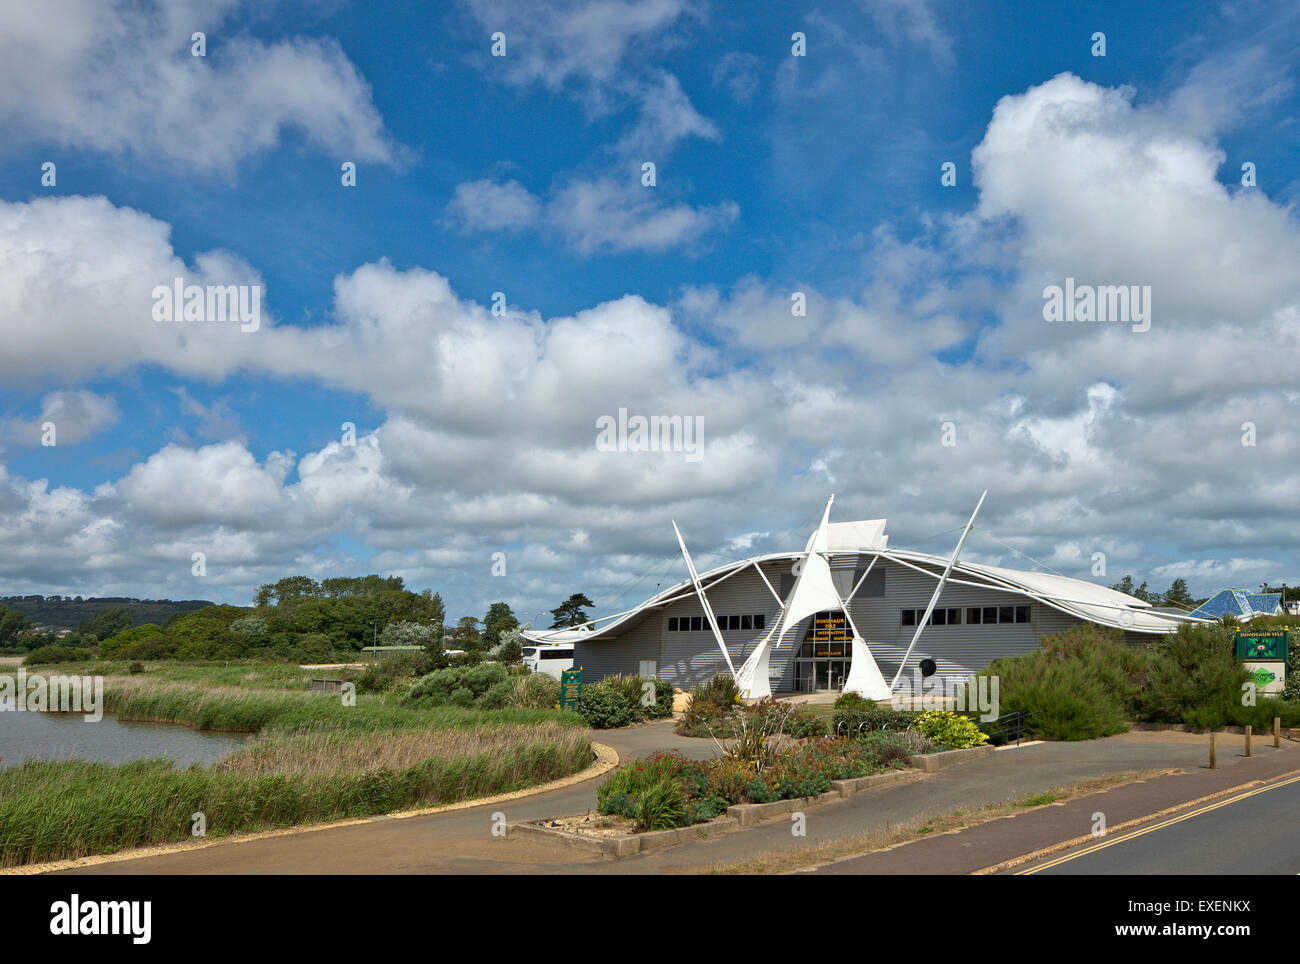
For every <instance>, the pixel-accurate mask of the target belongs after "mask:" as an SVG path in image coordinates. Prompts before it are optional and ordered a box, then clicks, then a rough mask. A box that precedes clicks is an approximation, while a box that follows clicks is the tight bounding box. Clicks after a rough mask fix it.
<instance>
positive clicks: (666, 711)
mask: <svg viewBox="0 0 1300 964" xmlns="http://www.w3.org/2000/svg"><path fill="white" fill-rule="evenodd" d="M650 682H651V683H653V684H654V687H655V701H654V703H653V704H652V705H650V706H645V707H642V711H643V712H644V713H645V715H646V716H648V717H650V718H651V719H655V720H658V719H664V718H666V717H669V716H672V715H673V695H674V694H673V684H672V683H670V682H668V681H667V680H662V679H658V678H655V679H652V680H650Z"/></svg>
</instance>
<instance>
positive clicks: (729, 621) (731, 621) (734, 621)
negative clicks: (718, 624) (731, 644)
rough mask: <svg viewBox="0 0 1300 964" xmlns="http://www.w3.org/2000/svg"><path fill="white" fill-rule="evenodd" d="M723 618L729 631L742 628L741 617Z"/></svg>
mask: <svg viewBox="0 0 1300 964" xmlns="http://www.w3.org/2000/svg"><path fill="white" fill-rule="evenodd" d="M723 618H724V619H725V620H726V622H725V623H724V625H725V626H726V628H727V629H739V628H740V617H739V616H725V617H723Z"/></svg>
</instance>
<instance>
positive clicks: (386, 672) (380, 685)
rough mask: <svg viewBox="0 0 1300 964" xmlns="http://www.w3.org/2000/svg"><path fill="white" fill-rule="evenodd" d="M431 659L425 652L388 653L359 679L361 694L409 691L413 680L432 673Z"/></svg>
mask: <svg viewBox="0 0 1300 964" xmlns="http://www.w3.org/2000/svg"><path fill="white" fill-rule="evenodd" d="M429 663H430V659H429V657H428V655H427V654H426V653H425V652H424V651H422V650H421V651H418V652H415V651H411V652H397V653H386V654H384V655H383V656H381V657H380V658H379V660H378V661H376V662H373V663H370V664H368V665H367V666H366V668H365V670H364V671H362V673H361V675H360V676H358V677H357V691H358V692H360V693H396V692H400V691H401V690H403V689H408V688H409V687H410V686H411V685H412V684H411V680H412V679H415V678H419V677H422V676H426V675H428V673H430V672H431V671H432V667H430V666H429Z"/></svg>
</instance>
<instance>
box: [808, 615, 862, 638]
mask: <svg viewBox="0 0 1300 964" xmlns="http://www.w3.org/2000/svg"><path fill="white" fill-rule="evenodd" d="M852 639H853V637H852V636H850V635H849V630H848V624H847V623H846V622H845V619H844V613H842V612H824V613H818V614H817V615H816V616H814V617H813V618H812V621H811V622H810V623H809V624H808V632H807V633H806V634H805V635H804V641H805V642H809V643H814V642H816V643H829V642H849V641H851V640H852Z"/></svg>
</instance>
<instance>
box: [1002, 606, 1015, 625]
mask: <svg viewBox="0 0 1300 964" xmlns="http://www.w3.org/2000/svg"><path fill="white" fill-rule="evenodd" d="M1015 621H1016V607H1015V606H999V607H998V622H1000V623H1014V622H1015Z"/></svg>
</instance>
